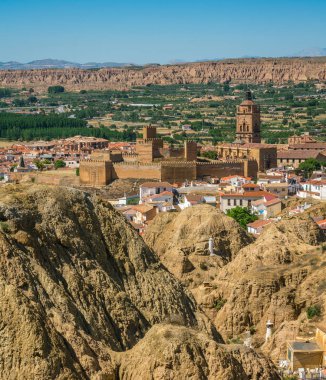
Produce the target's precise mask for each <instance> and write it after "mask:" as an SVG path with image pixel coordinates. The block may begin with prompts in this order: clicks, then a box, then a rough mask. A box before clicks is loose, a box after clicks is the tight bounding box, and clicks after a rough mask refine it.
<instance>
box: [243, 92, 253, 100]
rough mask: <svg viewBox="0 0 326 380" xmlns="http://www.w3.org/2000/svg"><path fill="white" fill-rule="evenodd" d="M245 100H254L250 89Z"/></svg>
mask: <svg viewBox="0 0 326 380" xmlns="http://www.w3.org/2000/svg"><path fill="white" fill-rule="evenodd" d="M245 100H252V93H251V91H250V90H247V91H246V99H245Z"/></svg>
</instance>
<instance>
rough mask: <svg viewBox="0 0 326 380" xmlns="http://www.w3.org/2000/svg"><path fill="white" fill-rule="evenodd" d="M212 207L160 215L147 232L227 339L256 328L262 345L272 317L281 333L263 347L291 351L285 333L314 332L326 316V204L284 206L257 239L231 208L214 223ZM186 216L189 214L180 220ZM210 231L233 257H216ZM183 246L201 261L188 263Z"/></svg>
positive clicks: (255, 339) (280, 352)
mask: <svg viewBox="0 0 326 380" xmlns="http://www.w3.org/2000/svg"><path fill="white" fill-rule="evenodd" d="M209 207H210V206H201V205H200V206H197V207H193V208H189V209H187V210H185V211H182V212H181V213H180V214H179V215H178V216H174V215H171V216H165V217H164V218H162V217H161V218H155V219H154V221H153V223H152V225H151V226H150V228H149V229H148V231H147V233H146V235H145V240H146V241H147V242H148V244H149V245H150V246H152V247H153V248H154V250H155V251H156V252H157V253H158V255H159V256H160V257H161V258H162V261H163V263H164V264H165V265H166V266H167V268H168V269H169V270H171V271H172V272H173V273H174V274H175V275H176V276H177V277H178V278H180V279H181V280H182V281H184V283H185V284H186V285H187V286H188V287H189V289H190V290H191V291H192V293H193V295H194V297H195V299H196V301H197V303H199V304H200V306H201V307H202V308H203V309H204V310H205V312H206V314H207V315H208V316H209V317H210V318H211V320H212V321H213V322H214V325H215V327H216V328H217V329H218V330H219V332H220V333H221V334H222V336H223V338H224V339H225V340H229V339H230V340H242V339H243V338H244V333H246V331H248V330H250V331H251V332H252V333H254V335H253V337H252V342H253V344H254V345H256V346H261V345H262V344H263V343H264V334H265V329H266V328H265V325H266V322H267V320H268V319H271V320H272V321H273V322H274V324H275V333H274V335H273V339H272V340H271V341H270V342H269V344H267V345H264V346H263V349H264V350H265V352H267V353H268V354H270V355H271V356H272V357H273V359H278V358H280V357H282V356H283V357H284V350H285V343H286V340H289V339H293V338H294V337H296V336H299V337H302V338H307V337H308V338H310V337H312V336H313V334H314V326H315V325H316V324H318V323H324V322H325V321H326V312H325V310H326V303H325V302H326V292H325V289H326V284H325V275H324V272H325V266H326V260H325V254H324V249H325V246H324V243H325V234H324V233H323V232H322V231H321V230H320V229H319V228H318V226H317V225H316V223H315V222H314V221H313V220H312V217H315V216H322V217H326V205H325V204H318V205H315V206H313V207H312V208H311V209H309V210H308V211H307V212H305V213H303V214H301V215H298V216H295V217H288V216H286V214H283V219H282V221H280V222H278V223H275V224H272V225H270V226H269V227H268V228H266V229H265V230H264V232H263V233H262V234H261V235H260V237H259V238H258V239H257V240H255V241H250V238H249V237H248V236H247V235H246V233H245V232H244V231H243V230H241V229H239V227H238V226H237V225H236V224H234V223H235V222H234V221H231V220H229V218H228V217H226V216H225V215H219V219H218V222H217V221H216V222H215V223H213V224H212V215H216V216H217V215H218V214H219V212H218V211H216V210H214V211H211V212H210V211H209V210H208V208H209ZM216 216H215V218H216ZM183 218H184V219H185V220H188V221H189V222H188V223H187V222H186V221H183V222H182V223H181V220H182V219H183ZM164 219H165V220H164ZM164 221H165V223H163V222H164ZM174 221H179V222H176V223H174ZM184 229H186V230H185V231H186V234H183V231H184ZM168 234H169V235H170V236H169V237H168ZM211 234H212V235H214V240H215V242H216V246H217V247H219V249H218V252H219V253H220V254H221V256H222V257H223V256H224V252H225V250H228V251H229V252H232V254H230V255H229V260H226V261H225V260H221V259H220V258H218V257H217V258H215V257H209V255H208V252H207V250H206V247H205V243H206V244H207V237H208V236H209V235H211ZM185 236H186V237H187V238H185ZM200 236H202V239H203V241H200V238H199V237H200ZM219 239H220V241H219ZM235 242H236V244H235ZM200 244H202V246H201V249H198V248H197V247H198V246H200ZM172 246H175V247H176V248H175V252H174V253H173V257H172V254H171V255H170V247H172ZM180 252H187V253H188V255H184V256H186V257H187V258H188V259H189V258H190V260H189V261H190V262H191V263H195V264H192V266H189V264H188V266H186V268H190V269H188V270H185V269H184V268H183V267H182V266H181V265H180V262H182V263H183V262H184V261H181V259H180V257H181V254H180ZM189 252H191V254H190V255H189ZM183 260H185V259H183ZM198 263H199V265H197V264H198ZM198 279H200V280H198ZM203 279H204V280H205V282H206V283H205V284H202V282H203ZM315 305H318V306H320V308H321V316H320V317H315V318H313V319H312V320H308V319H307V313H306V312H307V308H308V307H310V306H315Z"/></svg>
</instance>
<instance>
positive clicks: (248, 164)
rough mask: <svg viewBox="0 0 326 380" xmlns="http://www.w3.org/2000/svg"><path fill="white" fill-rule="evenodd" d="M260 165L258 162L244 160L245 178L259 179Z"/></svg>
mask: <svg viewBox="0 0 326 380" xmlns="http://www.w3.org/2000/svg"><path fill="white" fill-rule="evenodd" d="M258 171H259V170H258V163H257V161H256V160H252V159H250V160H244V173H243V175H244V176H245V177H252V178H257V174H258Z"/></svg>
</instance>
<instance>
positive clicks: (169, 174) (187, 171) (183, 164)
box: [161, 161, 197, 183]
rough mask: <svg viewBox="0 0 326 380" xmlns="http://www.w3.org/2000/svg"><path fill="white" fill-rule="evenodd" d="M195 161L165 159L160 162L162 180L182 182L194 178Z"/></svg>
mask: <svg viewBox="0 0 326 380" xmlns="http://www.w3.org/2000/svg"><path fill="white" fill-rule="evenodd" d="M196 172H197V170H196V163H195V162H187V161H165V162H162V163H161V173H162V174H161V178H162V181H167V182H170V183H173V182H183V181H185V180H188V181H192V180H194V179H196V176H197V174H196Z"/></svg>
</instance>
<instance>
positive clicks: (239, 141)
mask: <svg viewBox="0 0 326 380" xmlns="http://www.w3.org/2000/svg"><path fill="white" fill-rule="evenodd" d="M260 124H261V122H260V107H259V105H258V104H256V103H255V102H254V101H253V100H252V93H251V91H247V92H246V97H245V99H244V101H243V102H242V103H241V104H240V105H239V106H237V113H236V140H235V141H234V142H233V143H222V144H219V145H218V146H217V154H218V157H219V158H220V159H224V160H225V159H254V160H256V161H257V165H258V170H259V171H261V172H264V171H266V170H267V169H270V168H273V167H276V166H277V149H276V146H275V145H271V144H263V143H261V137H260Z"/></svg>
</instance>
